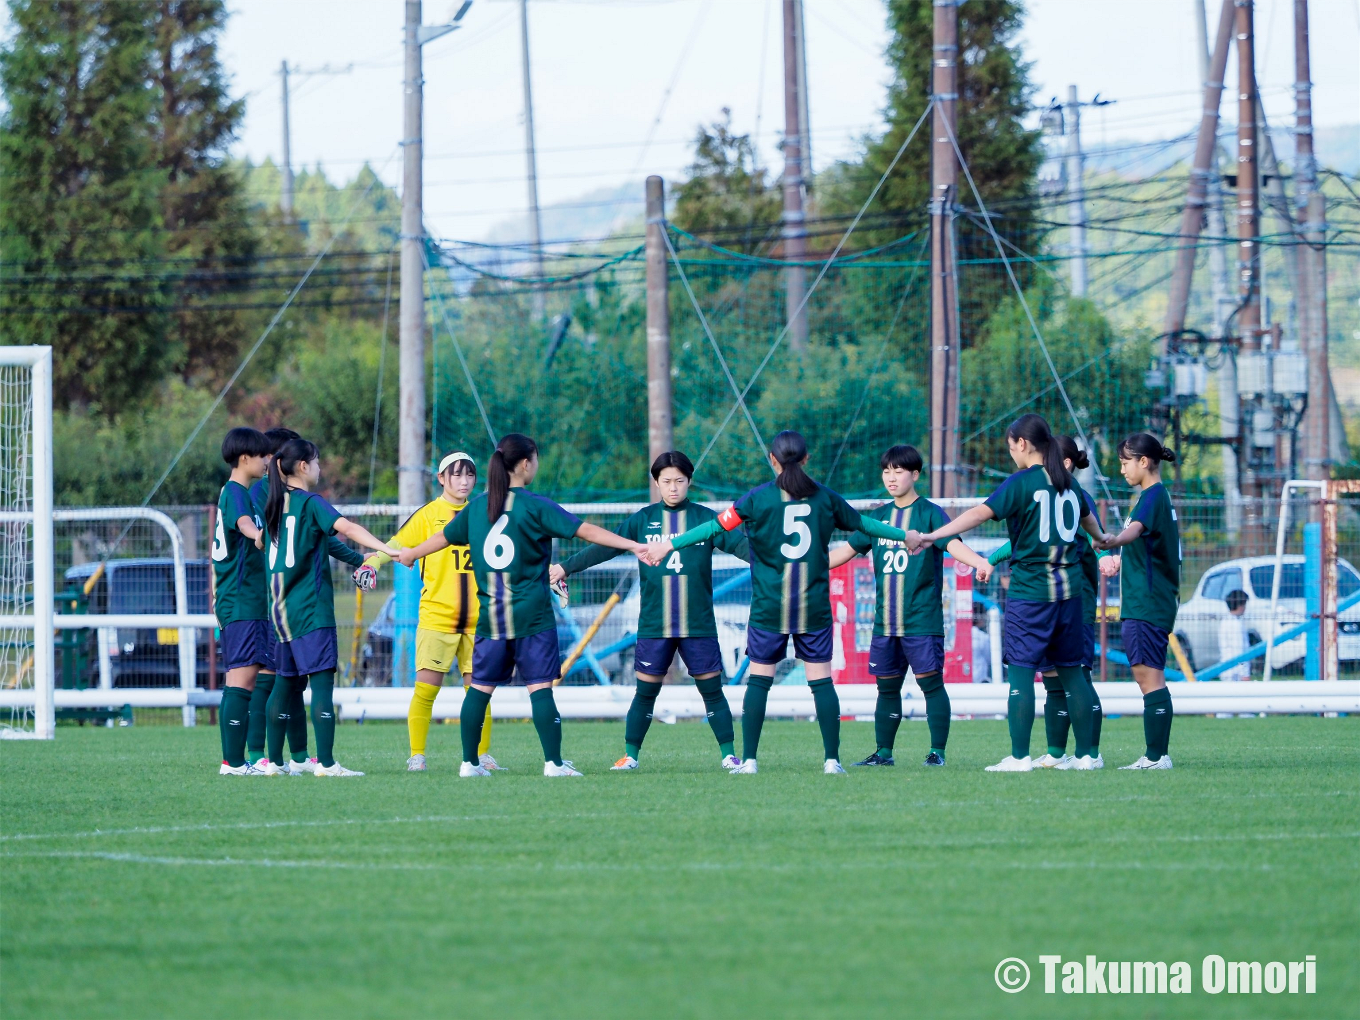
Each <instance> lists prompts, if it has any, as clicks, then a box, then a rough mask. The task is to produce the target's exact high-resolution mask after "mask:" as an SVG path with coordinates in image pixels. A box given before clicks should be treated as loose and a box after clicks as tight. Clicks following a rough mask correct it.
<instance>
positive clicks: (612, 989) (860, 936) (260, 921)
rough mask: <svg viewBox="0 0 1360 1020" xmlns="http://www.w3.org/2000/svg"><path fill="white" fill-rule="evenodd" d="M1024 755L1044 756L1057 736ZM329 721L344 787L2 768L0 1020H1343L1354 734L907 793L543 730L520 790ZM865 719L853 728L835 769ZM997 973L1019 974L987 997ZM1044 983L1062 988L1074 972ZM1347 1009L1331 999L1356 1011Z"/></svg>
mask: <svg viewBox="0 0 1360 1020" xmlns="http://www.w3.org/2000/svg"><path fill="white" fill-rule="evenodd" d="M1042 731H1043V726H1042V722H1040V723H1039V725H1037V726H1036V728H1035V745H1034V746H1035V748H1036V749H1038V748H1039V745H1040V743H1041V742H1042V737H1043V732H1042ZM405 737H406V734H405V728H404V727H401V726H396V725H368V726H354V725H345V726H342V727H341V729H340V731H339V734H338V738H337V749H338V751H339V757H340V760H341V761H342V762H344V763H345V764H346V765H349V766H351V767H354V768H360V769H364V770H366V771H367V772H368V776H367V777H366V778H363V779H358V780H319V779H316V778H313V777H311V776H306V777H299V778H288V779H283V778H260V779H249V780H247V779H239V780H238V779H225V778H219V777H218V776H217V775H216V761H217V754H218V749H217V740H218V737H217V732H216V730H215V729H213V728H210V727H200V728H198V729H196V730H185V729H180V728H170V727H166V728H156V727H135V728H132V729H115V730H106V729H97V730H96V729H73V728H64V729H61V730H59V732H58V737H57V740H56V742H55V743H48V744H42V743H26V742H23V743H21V742H6V743H4V744H0V779H2V785H0V790H2V791H3V840H2V841H3V850H2V851H0V853H3V855H4V857H5V861H4V866H3V870H2V871H0V875H3V885H2V886H0V895H2V896H3V945H2V952H0V959H2V960H3V973H4V980H3V986H0V1012H3V1015H4V1016H5V1017H9V1018H16V1017H30V1016H46V1017H57V1016H63V1017H71V1016H81V1017H99V1016H121V1017H189V1016H192V1017H239V1016H256V1017H274V1016H280V1017H289V1016H293V1017H327V1016H330V1017H342V1018H344V1017H368V1016H385V1017H403V1018H421V1017H434V1016H440V1017H459V1018H463V1017H466V1018H493V1017H544V1018H550V1017H626V1018H629V1020H643V1018H651V1017H733V1018H765V1017H823V1016H825V1017H848V1018H855V1020H871V1018H882V1017H891V1016H921V1017H932V1018H942V1017H993V1016H995V1017H1045V1018H1051V1017H1062V1016H1073V1017H1076V1016H1082V1017H1091V1016H1099V1017H1102V1018H1103V1017H1125V1016H1128V1017H1135V1016H1138V1017H1141V1016H1168V1017H1218V1016H1223V1017H1276V1016H1280V1017H1341V1016H1356V1015H1360V970H1357V968H1356V966H1355V960H1356V949H1357V895H1356V894H1357V877H1358V876H1357V862H1358V859H1360V858H1358V855H1357V836H1358V835H1360V819H1357V795H1358V794H1360V784H1358V783H1357V777H1358V776H1360V721H1358V720H1355V719H1347V718H1343V719H1320V718H1274V719H1229V720H1216V719H1202V718H1188V717H1187V718H1181V719H1177V720H1176V724H1175V730H1174V732H1173V739H1172V745H1171V749H1172V754H1173V757H1174V759H1175V762H1176V767H1175V769H1174V770H1173V771H1170V772H1143V773H1128V772H1118V771H1115V770H1114V769H1113V768H1112V766H1114V765H1120V764H1126V763H1127V762H1129V761H1132V760H1133V759H1134V758H1135V757H1137V755H1138V754H1139V753H1140V752H1141V750H1142V724H1141V720H1138V719H1112V720H1110V721H1109V722H1108V723H1107V724H1106V727H1105V737H1104V740H1103V741H1102V744H1103V748H1102V749H1103V751H1104V755H1105V758H1106V760H1107V762H1108V763H1109V766H1111V767H1107V769H1106V770H1105V771H1103V772H1096V773H1080V772H1064V773H1053V772H1043V773H1033V774H1020V775H996V774H987V773H984V772H983V771H982V766H983V765H984V764H986V763H989V762H992V761H995V760H996V759H998V758H999V757H1001V756H1002V755H1003V754H1004V753H1005V751H1006V746H1007V741H1006V730H1005V723H1004V722H991V721H988V722H981V721H978V722H956V723H955V724H954V729H953V734H952V736H951V742H950V749H949V752H950V753H949V765H948V766H947V767H946V768H944V769H925V768H921V767H920V766H919V764H918V762H919V761H920V758H921V756H922V754H923V753H924V751H925V742H926V730H925V726H924V725H923V724H918V723H908V724H906V725H904V726H903V730H902V734H901V737H900V738H899V749H898V755H899V758H898V760H899V765H898V766H897V767H896V768H892V769H852V770H851V774H850V775H847V776H824V775H822V773H821V753H820V751H821V745H820V741H819V739H818V736H817V729H816V727H815V725H812V724H810V723H806V722H802V723H796V722H771V723H769V724H767V726H766V729H765V739H764V742H763V743H762V746H761V751H762V757H761V768H762V772H761V774H760V775H758V776H729V775H727V774H726V773H724V772H723V771H722V770H721V769H720V768H719V767H718V762H717V753H716V750H715V748H714V745H713V741H712V737H711V735H710V733H709V730H708V727H707V726H704V725H702V724H681V725H676V726H661V725H658V726H654V727H653V728H652V733H651V736H650V738H649V741H648V744H647V747H646V749H645V751H644V755H643V759H642V761H643V768H642V770H641V771H638V772H634V773H610V772H608V771H607V768H608V765H609V764H610V763H611V762H612V761H613V760H614V758H616V757H617V755H618V754H619V753H620V752H619V748H620V747H621V742H622V726H621V725H620V724H606V723H567V725H566V728H565V737H566V739H565V751H566V753H567V755H568V756H569V757H571V758H573V759H574V760H575V761H576V763H577V765H578V767H580V768H582V769H583V770H584V771H585V772H586V778H584V779H582V780H561V781H550V780H547V779H544V778H543V777H542V775H541V774H540V773H541V768H542V762H541V760H540V756H539V750H538V741H537V738H536V737H535V735H534V730H533V727H532V726H530V725H527V724H512V723H506V724H501V723H497V725H496V729H495V734H494V747H493V750H494V751H495V753H496V754H497V756H498V757H499V758H500V759H501V761H502V762H503V763H506V764H508V765H510V766H511V768H512V769H513V771H511V772H509V773H500V774H497V775H496V776H494V777H493V778H491V779H488V780H480V781H469V780H462V781H460V780H459V779H457V778H456V769H457V759H458V752H457V727H455V726H436V727H435V728H434V731H433V733H432V734H431V762H432V765H431V769H430V771H429V772H427V773H424V774H408V773H406V772H405V771H403V761H404V758H405V755H406V745H405ZM872 737H873V733H872V726H871V725H869V724H851V723H847V724H846V725H845V726H844V739H845V745H844V746H845V752H844V753H845V757H846V759H847V760H849V759H851V757H852V755H854V756H858V755H859V753H860V752H867V751H869V750H870V749H871V747H872V742H873V741H872ZM1040 954H1061V956H1062V958H1063V960H1064V961H1067V960H1073V959H1076V960H1085V958H1086V956H1087V955H1088V954H1091V955H1094V956H1096V957H1097V958H1098V959H1099V960H1101V961H1140V960H1151V961H1157V960H1161V961H1166V962H1167V963H1171V962H1173V961H1179V960H1184V961H1188V962H1189V964H1190V968H1191V970H1192V972H1193V992H1192V993H1191V994H1183V995H1171V994H1166V995H1155V996H1154V995H1103V996H1101V997H1100V1000H1099V1001H1098V1002H1097V1001H1092V998H1091V996H1090V995H1086V994H1082V995H1072V994H1063V993H1062V991H1061V989H1059V990H1058V992H1057V993H1056V994H1045V992H1044V987H1043V985H1044V979H1043V970H1042V968H1041V967H1040V965H1039V961H1038V957H1039V956H1040ZM1209 954H1218V955H1220V956H1222V957H1224V958H1225V959H1226V960H1229V961H1234V960H1246V961H1261V962H1262V963H1266V962H1268V961H1275V960H1278V961H1302V960H1304V958H1305V956H1306V955H1307V954H1313V955H1315V956H1316V958H1317V964H1316V966H1317V991H1316V994H1314V995H1305V994H1294V995H1291V994H1288V993H1285V994H1278V995H1271V994H1265V993H1262V994H1256V995H1229V994H1226V993H1225V994H1218V995H1210V994H1208V993H1207V992H1205V991H1204V990H1203V988H1202V984H1201V961H1202V960H1203V958H1204V957H1205V956H1206V955H1209ZM1006 957H1019V958H1021V959H1023V960H1025V961H1026V962H1027V964H1028V966H1029V967H1030V968H1031V970H1032V971H1033V979H1032V980H1031V981H1030V983H1029V985H1028V987H1026V988H1025V989H1024V990H1023V991H1022V992H1020V993H1018V994H1006V993H1004V992H1002V991H1000V990H999V989H998V987H997V984H996V982H995V980H994V973H993V972H994V968H995V967H996V966H997V964H998V963H999V962H1000V961H1001V960H1002V959H1004V958H1006ZM1059 979H1061V972H1060V971H1059ZM1347 1003H1349V1005H1347Z"/></svg>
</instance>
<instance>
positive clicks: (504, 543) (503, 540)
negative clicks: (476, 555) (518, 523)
mask: <svg viewBox="0 0 1360 1020" xmlns="http://www.w3.org/2000/svg"><path fill="white" fill-rule="evenodd" d="M509 523H510V515H509V514H501V516H500V520H498V521H497V522H496V523H495V524H494V525H492V527H491V530H490V531H488V532H487V534H486V541H485V542H483V543H482V556H483V558H485V560H486V565H487V566H488V567H490V568H491V569H492V570H504V569H505V568H506V567H508V566H510V564H511V563H512V562H514V559H515V543H514V541H513V540H512V539H511V538H510V536H509V535H507V534H506V533H505V528H506V525H508V524H509Z"/></svg>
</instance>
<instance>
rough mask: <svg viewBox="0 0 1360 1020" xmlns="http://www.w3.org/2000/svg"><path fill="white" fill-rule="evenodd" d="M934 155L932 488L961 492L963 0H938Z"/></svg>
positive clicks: (938, 492) (944, 493)
mask: <svg viewBox="0 0 1360 1020" xmlns="http://www.w3.org/2000/svg"><path fill="white" fill-rule="evenodd" d="M934 52H935V59H934V69H933V74H932V77H931V94H932V97H933V99H934V102H935V108H934V110H933V111H932V112H931V117H932V122H931V127H932V131H931V156H930V494H931V496H932V497H950V496H957V495H958V494H959V413H958V408H959V371H958V369H959V323H958V316H957V310H958V293H957V284H958V280H957V276H956V272H955V264H954V259H955V252H954V212H953V209H954V201H955V197H956V195H957V193H958V182H959V162H958V156H957V155H956V154H955V152H954V145H953V143H952V141H951V140H950V139H951V136H952V137H954V138H957V137H958V130H957V128H958V118H957V114H956V110H957V106H958V98H959V96H958V56H959V8H958V0H935V50H934Z"/></svg>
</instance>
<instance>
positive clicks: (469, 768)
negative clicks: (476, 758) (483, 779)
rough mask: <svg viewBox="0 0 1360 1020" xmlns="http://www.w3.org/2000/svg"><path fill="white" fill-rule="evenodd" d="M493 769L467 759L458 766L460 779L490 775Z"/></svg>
mask: <svg viewBox="0 0 1360 1020" xmlns="http://www.w3.org/2000/svg"><path fill="white" fill-rule="evenodd" d="M489 775H491V770H490V769H488V768H486V766H484V765H474V764H472V762H470V761H465V762H463V764H461V765H459V766H458V778H459V779H471V778H473V777H474V776H489Z"/></svg>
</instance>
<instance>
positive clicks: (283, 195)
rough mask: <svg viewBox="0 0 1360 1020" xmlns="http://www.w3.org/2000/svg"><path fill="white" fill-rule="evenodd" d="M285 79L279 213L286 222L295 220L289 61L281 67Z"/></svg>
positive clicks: (280, 72)
mask: <svg viewBox="0 0 1360 1020" xmlns="http://www.w3.org/2000/svg"><path fill="white" fill-rule="evenodd" d="M279 75H280V77H282V79H283V167H282V168H281V169H282V170H283V191H282V192H280V194H279V211H280V212H282V213H283V218H284V219H285V220H289V221H291V220H292V218H293V133H292V131H291V130H289V127H288V61H286V60H285V61H283V63H282V64H280V65H279Z"/></svg>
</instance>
